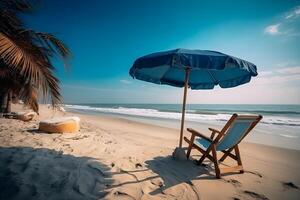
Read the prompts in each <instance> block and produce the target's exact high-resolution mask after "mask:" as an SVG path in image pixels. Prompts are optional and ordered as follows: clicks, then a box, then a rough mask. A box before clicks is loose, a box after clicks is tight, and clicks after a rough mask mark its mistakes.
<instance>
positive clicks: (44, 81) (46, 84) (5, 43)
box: [0, 32, 61, 105]
mask: <svg viewBox="0 0 300 200" xmlns="http://www.w3.org/2000/svg"><path fill="white" fill-rule="evenodd" d="M0 59H3V62H5V63H6V64H7V66H8V67H10V68H12V69H14V70H16V71H18V72H19V73H20V74H21V75H22V76H24V77H26V79H27V80H26V81H28V82H31V83H33V84H34V85H36V86H37V87H39V90H40V91H41V92H42V96H43V99H46V98H47V96H48V95H50V96H51V101H52V104H53V105H55V104H58V103H60V102H61V100H60V98H61V97H60V92H59V86H58V79H57V78H55V77H54V75H53V73H52V71H51V68H53V66H52V65H51V63H50V62H48V59H47V58H46V57H45V56H44V55H43V54H42V52H41V51H40V49H39V48H37V47H36V46H34V45H32V44H31V43H29V42H26V40H24V39H23V40H18V39H15V38H14V40H12V39H10V38H9V37H8V36H6V35H5V34H3V33H1V32H0Z"/></svg>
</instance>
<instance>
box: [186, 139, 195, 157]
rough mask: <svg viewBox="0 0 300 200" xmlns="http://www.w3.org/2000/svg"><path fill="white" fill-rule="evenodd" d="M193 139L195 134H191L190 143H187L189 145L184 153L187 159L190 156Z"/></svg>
mask: <svg viewBox="0 0 300 200" xmlns="http://www.w3.org/2000/svg"><path fill="white" fill-rule="evenodd" d="M194 140H195V135H194V134H192V136H191V140H190V143H189V147H188V150H187V153H186V158H187V159H189V157H190V154H191V151H192V148H193V145H194Z"/></svg>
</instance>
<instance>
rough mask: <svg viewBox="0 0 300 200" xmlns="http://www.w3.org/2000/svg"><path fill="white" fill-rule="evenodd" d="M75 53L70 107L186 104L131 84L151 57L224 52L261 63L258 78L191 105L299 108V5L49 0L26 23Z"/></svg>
mask: <svg viewBox="0 0 300 200" xmlns="http://www.w3.org/2000/svg"><path fill="white" fill-rule="evenodd" d="M26 23H27V24H28V26H30V27H33V28H34V29H36V30H39V31H45V32H51V33H54V34H55V35H56V36H57V37H59V38H61V39H62V40H63V41H64V42H65V43H66V44H67V45H68V46H69V47H70V49H71V51H72V54H73V56H72V58H71V60H70V65H71V69H70V70H69V72H65V71H64V69H63V66H62V64H61V63H59V62H55V65H56V66H57V72H56V73H57V75H58V77H59V78H60V80H61V87H62V94H63V97H64V101H65V102H66V103H180V102H181V101H182V100H181V98H182V90H181V89H180V88H172V87H170V86H160V85H154V84H151V83H145V82H141V81H138V80H133V79H131V77H129V74H128V71H129V68H130V67H131V65H132V64H133V62H134V60H135V59H136V58H137V57H139V56H143V55H145V54H149V53H152V52H156V51H163V50H168V49H173V48H191V49H208V50H216V51H221V52H223V53H227V54H230V55H233V56H236V57H239V58H242V59H245V60H248V61H251V62H253V63H255V64H256V65H257V66H258V69H259V74H260V75H259V76H258V77H256V78H254V79H253V81H251V83H250V84H247V85H243V86H239V87H237V88H231V89H220V88H216V89H214V90H210V91H189V98H188V103H272V104H275V103H296V104H299V103H300V89H299V86H300V45H299V44H300V1H296V0H293V1H292V0H281V1H278V0H269V1H267V0H265V1H264V0H251V1H250V0H249V1H246V0H245V1H238V0H236V1H225V0H224V1H221V0H219V1H208V0H207V1H200V0H194V1H192V0H190V1H186V0H181V1H179V0H161V1H158V0H139V1H138V0H136V1H129V0H128V1H122V0H119V1H116V0H114V1H108V0H107V1H100V0H94V1H93V0H85V1H83V0H82V1H81V0H76V1H71V0H65V1H61V0H47V1H41V3H39V5H38V8H37V11H36V12H35V13H33V14H31V15H30V16H29V17H27V18H26Z"/></svg>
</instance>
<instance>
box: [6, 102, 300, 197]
mask: <svg viewBox="0 0 300 200" xmlns="http://www.w3.org/2000/svg"><path fill="white" fill-rule="evenodd" d="M14 109H17V110H18V109H19V108H18V107H14ZM40 113H41V116H40V120H43V119H49V118H51V117H53V116H74V114H71V113H65V112H60V111H57V112H56V113H53V112H51V111H50V110H49V109H47V108H46V106H41V111H40ZM76 115H77V114H76ZM77 116H79V117H80V118H81V130H80V132H78V133H74V134H47V133H42V132H38V131H37V127H38V121H31V122H22V121H19V120H13V119H0V199H102V198H103V199H234V198H237V199H267V198H268V199H299V196H300V190H299V189H295V188H293V187H292V186H293V184H294V185H295V186H300V170H299V169H300V152H299V151H296V150H288V149H280V148H275V147H267V146H263V145H257V144H251V143H242V144H241V146H240V150H241V155H242V160H243V165H244V168H245V170H246V172H245V173H244V174H231V175H224V176H222V179H215V176H214V171H213V169H212V168H211V167H212V164H211V163H210V162H208V161H206V162H205V163H206V164H207V167H202V166H196V165H195V164H194V163H193V161H191V160H190V161H175V160H173V159H172V158H171V156H170V155H171V154H172V151H173V149H174V147H176V145H177V143H178V132H177V131H176V130H173V129H169V128H162V127H158V126H152V125H147V124H142V123H137V122H132V121H129V120H124V119H117V118H110V117H96V116H84V115H77ZM185 134H186V135H188V134H187V133H185ZM192 154H193V156H192V158H193V159H198V158H199V152H197V151H193V152H192ZM227 164H230V162H227ZM284 183H290V184H288V185H285V184H284Z"/></svg>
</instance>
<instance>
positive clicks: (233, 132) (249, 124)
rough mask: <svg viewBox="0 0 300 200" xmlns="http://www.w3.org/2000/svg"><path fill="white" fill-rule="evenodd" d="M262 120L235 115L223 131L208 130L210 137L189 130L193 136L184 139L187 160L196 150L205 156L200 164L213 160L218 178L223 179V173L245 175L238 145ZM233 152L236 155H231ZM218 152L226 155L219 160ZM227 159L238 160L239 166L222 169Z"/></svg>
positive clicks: (255, 116) (251, 116)
mask: <svg viewBox="0 0 300 200" xmlns="http://www.w3.org/2000/svg"><path fill="white" fill-rule="evenodd" d="M261 119H262V116H261V115H237V114H233V115H232V117H231V118H230V119H229V121H228V122H227V123H226V125H225V126H224V127H223V129H222V130H221V131H219V130H216V129H213V128H208V129H209V130H210V131H211V136H210V137H207V136H205V135H203V134H201V133H199V132H197V131H195V130H193V129H191V128H188V129H187V130H188V131H189V132H191V133H192V135H191V138H190V139H187V138H186V137H184V140H185V141H186V142H187V143H188V144H189V147H188V150H187V158H189V156H190V153H191V150H192V149H193V148H195V149H197V150H199V151H200V152H201V153H202V154H203V155H202V157H201V158H200V159H199V161H198V164H201V163H202V162H203V161H204V159H205V158H208V159H209V160H211V161H212V162H213V163H214V166H215V172H216V177H217V178H221V174H222V173H228V172H235V171H239V172H240V173H243V172H244V170H243V165H242V160H241V156H240V151H239V147H238V144H239V143H240V142H241V141H242V140H243V138H244V137H245V136H246V135H247V134H248V133H249V132H250V131H251V130H252V129H253V128H254V127H255V126H256V124H257V123H258V122H259V121H260V120H261ZM215 136H216V137H215ZM233 150H234V152H235V154H233V153H231V152H232V151H233ZM218 151H221V152H223V153H224V154H223V156H222V157H221V158H220V159H219V160H218V157H217V152H218ZM227 157H230V158H232V159H234V160H236V161H237V166H234V167H227V168H220V167H219V162H222V161H224V160H225V159H226V158H227Z"/></svg>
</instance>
